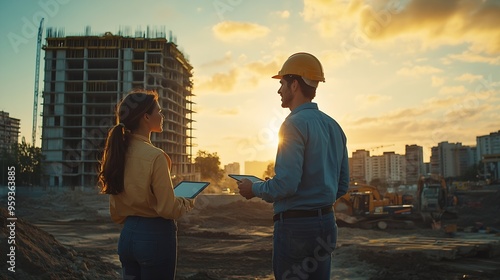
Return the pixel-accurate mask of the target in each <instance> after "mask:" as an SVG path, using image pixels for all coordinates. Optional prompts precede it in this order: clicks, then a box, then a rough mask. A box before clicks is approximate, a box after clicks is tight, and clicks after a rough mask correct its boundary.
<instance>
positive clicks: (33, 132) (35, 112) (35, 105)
mask: <svg viewBox="0 0 500 280" xmlns="http://www.w3.org/2000/svg"><path fill="white" fill-rule="evenodd" d="M42 33H43V18H42V19H41V20H40V27H38V37H37V42H36V61H35V63H36V65H35V92H34V96H33V129H32V130H31V144H32V145H33V147H34V146H35V141H36V126H37V124H36V123H37V119H38V85H39V76H40V50H41V47H42Z"/></svg>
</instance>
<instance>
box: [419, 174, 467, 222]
mask: <svg viewBox="0 0 500 280" xmlns="http://www.w3.org/2000/svg"><path fill="white" fill-rule="evenodd" d="M456 201H457V200H456V197H455V196H453V195H449V194H448V187H447V185H446V181H445V180H444V179H443V178H442V177H441V176H438V175H428V176H421V177H420V178H419V180H418V183H417V194H416V203H415V206H416V207H415V208H416V209H415V212H416V213H419V214H420V215H421V216H422V220H423V221H424V223H428V222H432V223H433V224H435V223H437V222H439V221H441V219H442V218H443V216H445V217H447V218H456V216H457V212H456V209H455V206H456Z"/></svg>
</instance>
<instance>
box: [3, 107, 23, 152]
mask: <svg viewBox="0 0 500 280" xmlns="http://www.w3.org/2000/svg"><path fill="white" fill-rule="evenodd" d="M20 127H21V120H20V119H16V118H12V117H10V116H9V113H7V112H4V111H0V152H1V151H3V150H5V151H9V150H10V148H11V147H12V144H17V143H19V129H20Z"/></svg>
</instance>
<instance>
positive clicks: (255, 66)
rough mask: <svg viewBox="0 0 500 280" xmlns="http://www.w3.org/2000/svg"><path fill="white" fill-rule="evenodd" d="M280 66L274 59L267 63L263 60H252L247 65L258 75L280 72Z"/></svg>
mask: <svg viewBox="0 0 500 280" xmlns="http://www.w3.org/2000/svg"><path fill="white" fill-rule="evenodd" d="M280 66H281V65H278V63H277V62H276V61H275V60H273V61H270V62H267V63H265V62H261V61H255V62H250V63H248V64H247V65H246V66H245V67H246V68H247V69H248V70H250V71H252V72H254V73H257V74H258V75H262V76H273V75H276V74H277V73H278V70H279V69H280Z"/></svg>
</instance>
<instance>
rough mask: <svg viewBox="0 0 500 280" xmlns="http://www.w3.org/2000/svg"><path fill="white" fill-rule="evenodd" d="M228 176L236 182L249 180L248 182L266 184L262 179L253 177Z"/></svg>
mask: <svg viewBox="0 0 500 280" xmlns="http://www.w3.org/2000/svg"><path fill="white" fill-rule="evenodd" d="M228 176H229V177H231V178H233V179H235V180H237V181H241V180H243V179H248V180H250V181H252V183H256V182H264V180H262V179H261V178H259V177H256V176H253V175H237V174H229V175H228Z"/></svg>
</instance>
